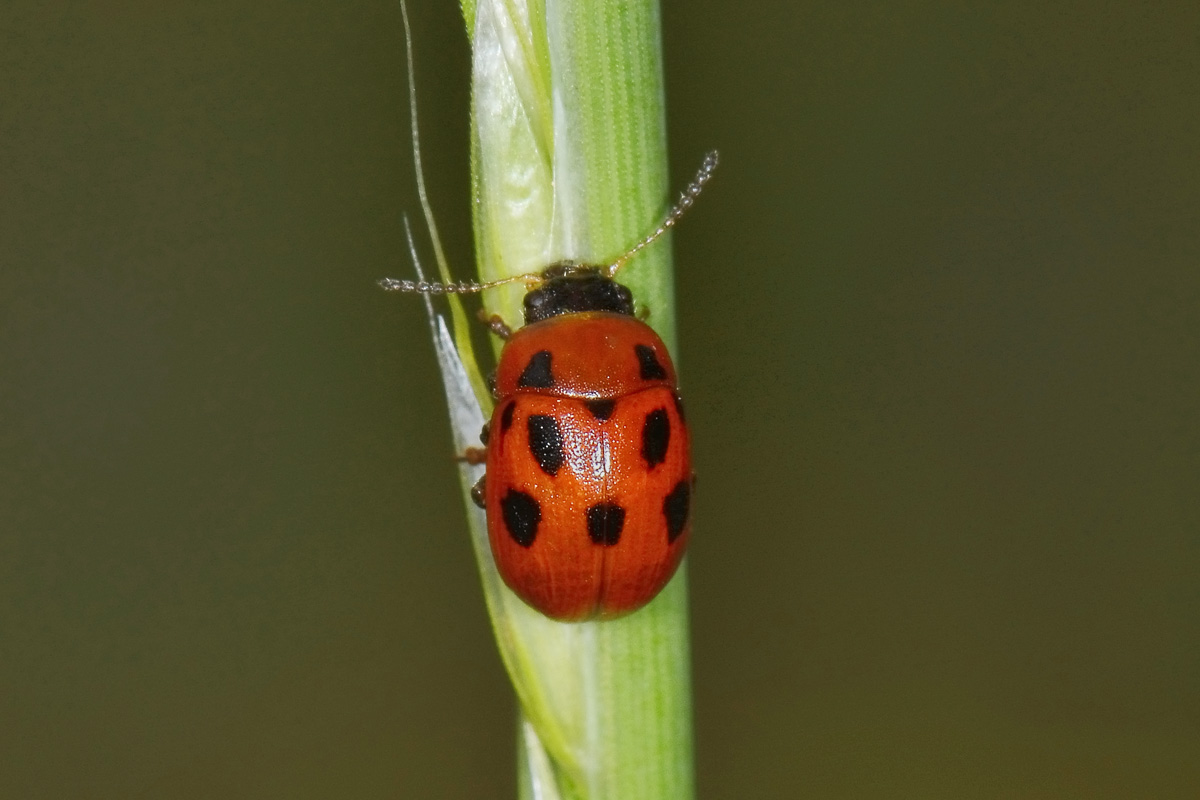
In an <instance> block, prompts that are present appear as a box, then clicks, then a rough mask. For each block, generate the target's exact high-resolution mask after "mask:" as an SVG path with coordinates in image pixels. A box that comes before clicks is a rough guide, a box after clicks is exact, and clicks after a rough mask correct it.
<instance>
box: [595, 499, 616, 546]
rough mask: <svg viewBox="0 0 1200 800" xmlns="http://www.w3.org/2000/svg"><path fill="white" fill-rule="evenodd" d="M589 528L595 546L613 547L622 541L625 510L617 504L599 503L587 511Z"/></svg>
mask: <svg viewBox="0 0 1200 800" xmlns="http://www.w3.org/2000/svg"><path fill="white" fill-rule="evenodd" d="M587 526H588V538H590V539H591V540H592V543H593V544H598V545H603V546H604V547H612V546H613V545H614V544H616V543H617V542H619V541H621V529H622V528H624V527H625V509H623V508H621V507H620V506H619V505H617V504H616V503H597V504H596V505H594V506H592V507H591V508H589V509H588V510H587Z"/></svg>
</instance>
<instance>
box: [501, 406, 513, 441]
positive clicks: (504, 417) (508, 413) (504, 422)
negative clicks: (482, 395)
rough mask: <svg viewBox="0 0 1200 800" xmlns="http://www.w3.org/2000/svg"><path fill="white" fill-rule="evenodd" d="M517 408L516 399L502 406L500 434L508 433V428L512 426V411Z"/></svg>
mask: <svg viewBox="0 0 1200 800" xmlns="http://www.w3.org/2000/svg"><path fill="white" fill-rule="evenodd" d="M516 410H517V401H516V400H513V401H511V402H509V404H508V405H506V406H505V407H504V413H502V414H501V415H500V435H501V436H503V435H504V434H506V433H508V429H509V428H511V427H512V418H513V412H514V411H516Z"/></svg>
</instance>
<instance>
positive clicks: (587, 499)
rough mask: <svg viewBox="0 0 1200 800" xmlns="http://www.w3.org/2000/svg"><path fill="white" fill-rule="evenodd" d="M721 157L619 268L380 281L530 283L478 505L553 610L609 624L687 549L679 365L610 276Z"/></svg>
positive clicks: (519, 581)
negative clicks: (466, 278) (491, 277)
mask: <svg viewBox="0 0 1200 800" xmlns="http://www.w3.org/2000/svg"><path fill="white" fill-rule="evenodd" d="M716 163H717V156H716V153H715V152H714V153H710V154H709V155H708V156H707V157H706V158H705V161H704V164H703V166H702V167H701V169H700V171H699V173H697V175H696V178H695V179H694V180H693V181H692V183H691V184H689V186H688V188H687V190H686V191H685V192H684V193H683V195H682V196H681V198H680V200H679V202H678V203H677V204H676V205H675V206H674V207H673V208H672V209H671V211H670V212H669V213H668V214H667V216H666V218H665V219H664V220H663V222H662V224H660V225H659V226H658V228H657V229H656V230H655V231H654V232H653V233H651V234H650V235H649V236H647V237H645V238H644V239H642V240H641V241H640V242H639V243H638V244H637V245H635V246H634V247H633V248H631V249H630V250H628V251H627V252H626V253H625V254H624V255H622V256H621V257H620V258H618V259H617V260H615V261H614V262H612V263H609V264H604V265H597V264H585V263H577V262H572V261H561V262H557V263H555V264H552V265H550V266H549V267H547V268H545V269H544V270H542V271H541V272H538V273H532V274H528V275H522V276H518V277H516V278H508V279H504V280H500V281H494V282H491V283H476V282H473V281H462V282H457V283H444V284H438V283H426V282H424V281H399V280H396V279H390V278H385V279H383V280H382V281H380V285H381V286H383V288H385V289H390V290H399V291H409V292H422V293H427V294H443V293H451V292H453V293H466V292H478V291H483V290H485V289H489V288H492V287H494V286H498V285H501V284H503V283H507V282H510V281H516V280H522V281H524V282H525V283H526V285H527V286H528V287H530V288H529V291H528V292H527V293H526V295H525V298H524V321H525V325H524V326H523V327H521V328H519V329H517V330H516V331H512V330H510V329H509V328H508V326H507V325H505V324H504V322H503V321H502V320H501V319H500V318H499V317H491V318H490V320H489V323H490V327H491V329H492V331H493V332H494V333H496V334H497V335H499V336H500V337H502V338H503V339H504V340H505V342H504V346H503V348H502V350H501V353H500V359H499V363H498V364H497V368H496V373H495V377H494V382H493V386H494V389H493V394H494V396H495V400H496V405H495V408H494V410H493V412H492V417H491V420H490V422H489V423H488V424H487V425H485V426H484V430H483V433H482V434H481V436H480V439H481V441H482V442H483V444H484V446H485V449H484V450H483V451H482V452H480V451H479V450H476V449H472V450H473V452H469V453H468V454H467V455H466V456H465V458H466V459H467V460H469V461H474V462H476V463H478V462H480V461H485V462H486V465H487V469H486V472H485V475H484V477H483V478H482V479H481V480H480V482H479V483H478V484H477V485H476V487H475V489H474V490H473V491H472V497H473V499H474V500H475V501H476V503H478V504H479V505H480V506H481V507H482V508H484V509H485V511H486V513H487V527H488V540H489V543H490V545H491V549H492V554H493V556H494V557H495V561H496V566H497V568H498V570H499V572H500V575H501V577H502V578H503V579H504V582H505V583H506V584H507V585H508V587H509V588H510V589H512V590H513V592H515V593H516V594H517V595H518V596H519V597H520V598H521V599H522V600H524V601H525V602H526V603H528V604H529V605H530V606H532V607H533V608H535V609H537V610H538V611H540V612H541V613H543V614H545V615H546V616H548V617H550V618H552V619H557V620H563V621H580V620H588V619H611V618H614V617H619V616H622V615H624V614H628V613H630V612H633V611H636V610H637V609H639V608H641V607H643V606H644V605H645V604H646V603H648V602H650V600H652V599H653V598H654V597H655V596H656V595H657V594H658V593H659V592H660V591H661V590H662V588H663V587H664V586H666V584H667V582H668V581H670V579H671V577H672V575H674V573H675V571H676V569H677V567H678V566H679V563H680V561H681V560H682V559H683V556H684V553H685V551H686V549H687V545H688V540H689V538H690V532H691V503H692V493H693V488H694V485H695V477H694V475H693V472H692V465H691V448H690V437H689V432H688V426H687V421H686V417H685V415H684V409H683V402H682V400H681V399H680V396H679V391H678V381H677V376H676V372H675V366H674V363H673V362H672V359H671V355H670V353H669V352H668V350H667V347H666V345H665V344H664V343H663V341H662V339H661V338H660V337H659V336H658V334H656V333H655V332H654V330H653V329H652V328H651V327H650V326H649V325H647V324H646V323H645V322H644V321H643V320H642V319H639V318H638V316H637V314H635V308H634V302H633V296H632V293H631V292H630V290H629V288H628V287H626V286H624V285H622V284H620V283H618V282H617V281H616V280H615V276H616V273H617V271H618V270H620V269H621V267H622V266H624V265H625V263H627V262H628V261H629V260H630V259H631V258H632V257H633V256H634V255H635V254H637V253H638V252H640V251H641V250H642V249H644V248H645V247H647V246H648V245H649V244H651V243H652V242H654V241H655V240H657V239H658V238H659V237H661V236H662V235H663V234H664V233H665V232H666V231H667V230H668V229H670V228H671V227H672V226H673V225H674V224H675V223H676V221H677V220H678V219H679V217H680V216H681V215H682V214H683V212H684V211H686V210H687V209H688V208H689V207H690V206H691V204H692V202H693V201H694V199H695V197H696V195H697V194H699V192H700V189H701V188H702V187H703V185H704V184H705V183H706V182H707V180H708V179H709V177H710V176H711V173H712V171H713V169H714V168H715V167H716Z"/></svg>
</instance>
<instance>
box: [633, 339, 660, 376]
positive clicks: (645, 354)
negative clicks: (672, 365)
mask: <svg viewBox="0 0 1200 800" xmlns="http://www.w3.org/2000/svg"><path fill="white" fill-rule="evenodd" d="M633 350H634V352H635V353H637V360H638V367H639V369H640V370H641V375H642V380H644V381H661V380H662V379H663V378H665V377H667V371H666V370H665V369H663V365H662V364H660V363H658V356H657V355H655V354H654V348H653V347H649V346H647V345H644V344H635V345H634V346H633Z"/></svg>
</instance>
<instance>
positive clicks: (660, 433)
mask: <svg viewBox="0 0 1200 800" xmlns="http://www.w3.org/2000/svg"><path fill="white" fill-rule="evenodd" d="M670 443H671V418H670V417H668V416H667V410H666V409H665V408H657V409H655V410H654V411H651V412H650V413H649V414H647V415H646V422H645V424H644V425H642V458H644V459H645V460H646V466H647V467H649V468H650V469H654V468H655V467H657V466H658V465H659V464H661V463H662V462H664V461H666V460H667V445H669V444H670Z"/></svg>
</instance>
